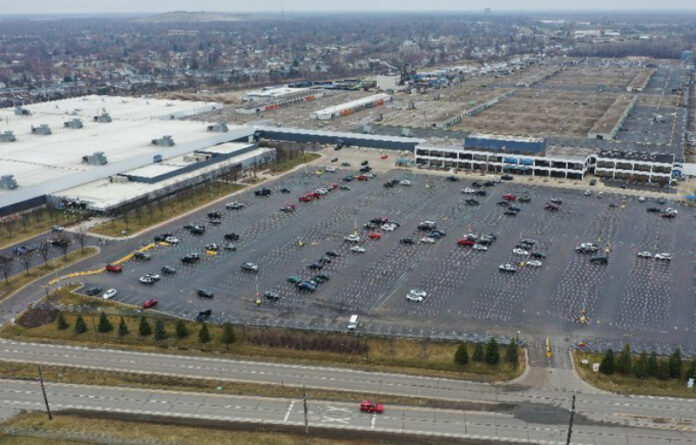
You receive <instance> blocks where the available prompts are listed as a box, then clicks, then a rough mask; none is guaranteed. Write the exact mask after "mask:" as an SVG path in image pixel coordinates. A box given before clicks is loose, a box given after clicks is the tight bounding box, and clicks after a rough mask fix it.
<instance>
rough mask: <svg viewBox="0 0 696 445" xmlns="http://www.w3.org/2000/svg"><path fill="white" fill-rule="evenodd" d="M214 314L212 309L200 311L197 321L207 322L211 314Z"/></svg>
mask: <svg viewBox="0 0 696 445" xmlns="http://www.w3.org/2000/svg"><path fill="white" fill-rule="evenodd" d="M212 313H213V310H212V309H205V310H202V311H199V312H198V315H196V321H198V322H201V321H205V320H207V319H209V318H210V314H212Z"/></svg>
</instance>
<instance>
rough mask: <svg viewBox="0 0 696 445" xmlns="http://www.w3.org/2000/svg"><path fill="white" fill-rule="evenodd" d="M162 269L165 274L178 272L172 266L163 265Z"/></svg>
mask: <svg viewBox="0 0 696 445" xmlns="http://www.w3.org/2000/svg"><path fill="white" fill-rule="evenodd" d="M160 270H161V271H162V273H163V274H165V275H174V274H175V273H176V269H174V268H173V267H172V266H162V269H160Z"/></svg>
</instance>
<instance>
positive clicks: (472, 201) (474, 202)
mask: <svg viewBox="0 0 696 445" xmlns="http://www.w3.org/2000/svg"><path fill="white" fill-rule="evenodd" d="M465 202H466V205H470V206H477V205H479V202H478V201H477V200H475V199H471V198H470V199H467V200H466V201H465Z"/></svg>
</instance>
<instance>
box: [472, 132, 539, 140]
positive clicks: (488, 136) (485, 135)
mask: <svg viewBox="0 0 696 445" xmlns="http://www.w3.org/2000/svg"><path fill="white" fill-rule="evenodd" d="M467 137H470V138H476V139H496V140H499V141H513V142H544V138H539V137H530V136H509V135H503V134H488V133H470V134H469V136H467Z"/></svg>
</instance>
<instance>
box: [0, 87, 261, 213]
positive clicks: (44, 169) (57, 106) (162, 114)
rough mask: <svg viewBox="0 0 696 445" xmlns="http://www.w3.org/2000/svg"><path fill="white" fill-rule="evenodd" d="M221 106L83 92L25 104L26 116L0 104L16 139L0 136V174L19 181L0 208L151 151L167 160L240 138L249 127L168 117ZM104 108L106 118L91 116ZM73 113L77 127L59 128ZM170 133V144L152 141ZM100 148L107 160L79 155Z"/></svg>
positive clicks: (141, 162)
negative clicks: (46, 131) (46, 130)
mask: <svg viewBox="0 0 696 445" xmlns="http://www.w3.org/2000/svg"><path fill="white" fill-rule="evenodd" d="M213 107H221V105H220V104H216V103H213V102H189V101H176V100H157V99H149V98H131V97H115V96H104V97H101V96H86V97H85V98H79V97H78V98H72V99H66V100H60V101H54V102H44V103H38V104H32V105H27V106H25V107H24V108H25V109H27V110H29V111H30V112H31V115H29V116H17V115H15V112H14V109H13V108H3V109H0V133H3V132H5V131H12V132H13V133H14V135H15V137H16V138H17V140H16V141H15V142H0V175H5V174H11V175H14V177H15V180H16V181H17V183H18V185H19V187H18V188H17V189H15V190H2V189H0V208H2V207H5V206H8V205H11V204H14V203H18V202H22V201H25V200H28V199H31V198H34V197H38V196H42V195H45V194H51V193H55V192H57V191H59V190H63V189H67V188H70V187H75V186H78V185H80V184H84V183H86V182H91V181H95V180H98V179H101V178H107V177H108V176H111V175H114V174H117V173H121V172H123V171H126V170H130V169H134V168H137V167H141V166H145V165H148V164H150V163H152V160H153V156H154V155H155V154H161V155H162V156H163V158H164V159H165V160H166V159H170V158H173V157H176V156H180V155H183V154H186V153H191V152H193V151H195V150H199V149H204V148H208V147H211V146H215V145H217V144H220V143H224V142H229V141H232V140H235V139H239V138H244V137H247V136H248V135H250V134H253V129H252V128H251V127H246V126H235V125H228V128H229V131H228V132H227V133H214V132H208V131H207V126H208V123H205V122H197V121H187V120H173V119H171V116H172V115H175V116H189V115H194V114H197V113H200V112H204V111H209V110H211V109H213ZM102 108H105V109H106V110H107V112H108V113H109V114H110V115H111V118H112V122H110V123H98V122H94V120H93V116H95V115H98V114H101V111H102ZM75 117H77V118H80V119H81V120H82V123H83V125H84V128H81V129H71V128H66V127H64V125H63V124H64V122H66V121H69V120H71V119H73V118H75ZM41 124H47V125H48V126H49V127H50V128H51V133H52V134H50V135H46V136H44V135H38V134H32V132H31V127H32V126H34V127H38V126H40V125H41ZM164 135H170V136H172V138H173V139H174V142H175V145H174V146H172V147H162V146H155V145H152V143H151V142H152V140H153V139H157V138H160V137H162V136H164ZM98 151H100V152H103V153H104V156H105V157H106V158H107V160H108V163H107V164H106V165H102V166H97V165H88V164H86V163H83V162H82V157H83V156H86V155H91V154H93V153H94V152H98Z"/></svg>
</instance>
